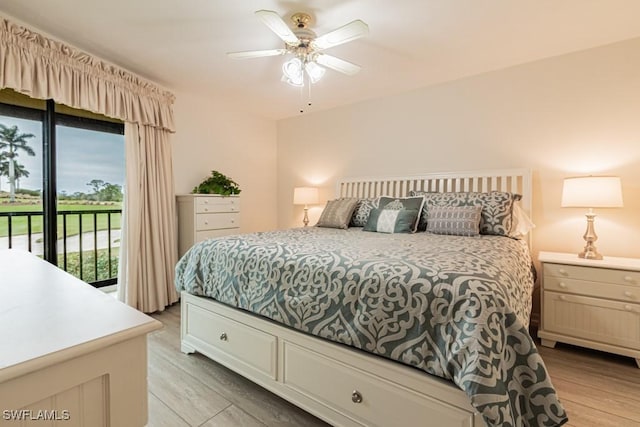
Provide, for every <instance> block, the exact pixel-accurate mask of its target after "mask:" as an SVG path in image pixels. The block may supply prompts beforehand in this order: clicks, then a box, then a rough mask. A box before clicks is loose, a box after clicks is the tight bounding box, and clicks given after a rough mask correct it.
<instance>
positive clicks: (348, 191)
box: [336, 169, 532, 244]
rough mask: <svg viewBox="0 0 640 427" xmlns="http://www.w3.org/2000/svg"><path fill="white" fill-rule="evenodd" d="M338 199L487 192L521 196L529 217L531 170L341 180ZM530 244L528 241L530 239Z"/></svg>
mask: <svg viewBox="0 0 640 427" xmlns="http://www.w3.org/2000/svg"><path fill="white" fill-rule="evenodd" d="M337 186H338V188H337V192H336V195H337V197H359V198H366V197H378V196H391V197H404V196H407V195H408V194H409V191H411V190H416V191H430V192H439V193H444V192H460V191H474V192H489V191H509V192H512V193H518V194H520V195H522V200H521V201H520V206H521V207H522V209H523V210H524V211H525V212H526V213H527V215H529V217H531V207H532V203H531V193H532V187H531V170H529V169H502V170H485V171H470V172H436V173H429V174H425V175H418V176H400V177H398V176H396V177H382V178H380V177H370V178H344V179H341V180H338V184H337ZM529 244H531V240H530V238H529Z"/></svg>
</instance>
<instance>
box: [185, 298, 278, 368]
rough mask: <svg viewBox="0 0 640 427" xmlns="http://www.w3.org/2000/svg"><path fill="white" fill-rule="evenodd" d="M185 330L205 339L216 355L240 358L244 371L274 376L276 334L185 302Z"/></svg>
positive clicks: (238, 359) (200, 338)
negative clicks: (186, 307) (186, 308)
mask: <svg viewBox="0 0 640 427" xmlns="http://www.w3.org/2000/svg"><path fill="white" fill-rule="evenodd" d="M188 310H189V311H188V312H187V313H186V325H185V326H184V327H185V329H186V334H187V335H189V336H191V337H194V338H197V339H198V340H200V341H202V342H204V343H206V344H207V345H208V346H209V347H210V349H211V351H212V352H215V353H216V354H217V355H218V357H219V358H220V359H221V360H223V361H224V359H227V360H229V359H232V360H233V361H234V362H236V363H237V362H240V364H242V365H243V366H244V367H245V368H244V371H245V372H248V373H250V374H253V373H255V372H256V371H257V372H258V373H260V374H263V375H266V376H268V377H269V378H273V379H275V378H276V360H277V359H276V349H277V340H276V337H275V336H273V335H271V334H268V333H266V332H263V331H260V330H258V329H255V328H252V327H250V326H247V325H245V324H242V323H240V322H236V321H235V320H232V319H229V318H227V317H224V316H220V315H218V314H215V313H212V312H210V311H207V310H204V309H202V308H200V307H196V306H194V305H188Z"/></svg>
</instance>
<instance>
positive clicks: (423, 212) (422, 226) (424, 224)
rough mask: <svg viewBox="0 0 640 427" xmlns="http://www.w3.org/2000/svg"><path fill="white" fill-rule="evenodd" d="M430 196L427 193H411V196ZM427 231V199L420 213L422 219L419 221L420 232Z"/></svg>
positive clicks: (412, 191)
mask: <svg viewBox="0 0 640 427" xmlns="http://www.w3.org/2000/svg"><path fill="white" fill-rule="evenodd" d="M426 194H429V193H428V192H426V191H414V190H411V191H409V196H411V197H416V196H425V195H426ZM426 229H427V201H426V199H425V203H424V205H422V210H421V211H420V218H419V219H418V231H425V230H426Z"/></svg>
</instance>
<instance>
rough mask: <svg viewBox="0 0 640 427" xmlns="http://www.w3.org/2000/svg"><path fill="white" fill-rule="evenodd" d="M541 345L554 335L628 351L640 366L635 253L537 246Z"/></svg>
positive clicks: (639, 262) (639, 273)
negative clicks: (595, 254) (598, 254)
mask: <svg viewBox="0 0 640 427" xmlns="http://www.w3.org/2000/svg"><path fill="white" fill-rule="evenodd" d="M539 260H540V262H541V264H542V292H541V295H542V298H541V305H542V322H541V328H540V330H539V331H538V336H539V337H540V338H541V340H542V345H543V346H545V347H554V346H555V344H556V342H557V341H560V342H565V343H569V344H574V345H579V346H582V347H588V348H593V349H596V350H602V351H607V352H610V353H616V354H620V355H624V356H629V357H633V358H635V360H636V363H637V364H638V367H640V259H634V258H616V257H605V259H603V260H586V259H582V258H578V256H577V255H576V254H566V253H556V252H540V255H539Z"/></svg>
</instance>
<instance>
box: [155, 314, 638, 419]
mask: <svg viewBox="0 0 640 427" xmlns="http://www.w3.org/2000/svg"><path fill="white" fill-rule="evenodd" d="M153 317H155V318H156V319H158V320H159V321H161V322H162V323H163V324H164V328H163V329H161V330H159V331H156V332H153V333H152V334H150V335H149V424H148V425H149V427H164V426H166V427H183V426H203V427H221V426H241V427H265V426H274V427H275V426H278V427H307V426H309V427H313V426H327V424H325V423H324V422H322V421H320V420H319V419H317V418H315V417H313V416H311V415H309V414H307V413H306V412H304V411H303V410H301V409H298V408H297V407H295V406H293V405H291V404H290V403H288V402H286V401H284V400H283V399H280V398H279V397H277V396H275V395H273V394H271V393H270V392H268V391H266V390H264V389H262V388H261V387H259V386H256V385H255V384H253V383H252V382H250V381H248V380H246V379H244V378H243V377H241V376H239V375H237V374H235V373H233V372H232V371H230V370H229V369H227V368H225V367H223V366H221V365H219V364H217V363H215V362H213V361H211V360H209V359H207V358H206V357H204V356H202V355H200V354H197V353H196V354H191V355H185V354H182V353H181V352H180V305H179V304H175V305H174V306H172V307H170V308H168V309H167V310H166V311H164V312H162V313H159V314H154V315H153ZM538 348H539V349H540V353H541V354H542V357H543V358H544V360H545V363H546V365H547V368H548V370H549V373H550V374H551V378H552V381H553V384H554V386H555V387H556V390H557V391H558V394H559V396H560V399H561V401H562V403H563V404H564V406H565V408H566V410H567V412H568V414H569V424H567V425H569V426H575V427H590V426H594V427H608V426H611V427H626V426H640V369H638V368H637V367H636V364H635V361H634V360H633V359H631V358H625V357H619V356H614V355H611V354H607V353H601V352H596V351H590V350H586V349H581V348H578V347H571V346H568V345H563V344H558V346H557V347H556V348H555V349H549V348H545V347H542V346H540V345H538Z"/></svg>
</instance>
